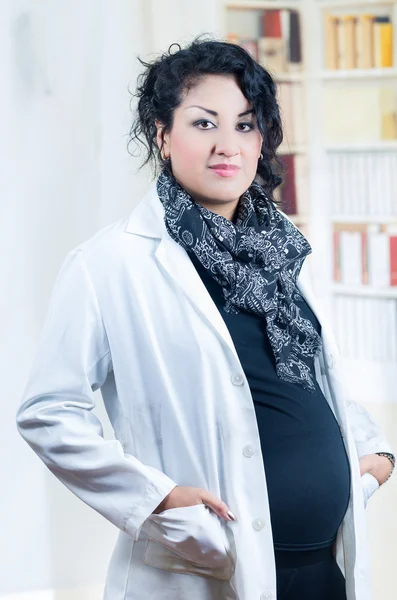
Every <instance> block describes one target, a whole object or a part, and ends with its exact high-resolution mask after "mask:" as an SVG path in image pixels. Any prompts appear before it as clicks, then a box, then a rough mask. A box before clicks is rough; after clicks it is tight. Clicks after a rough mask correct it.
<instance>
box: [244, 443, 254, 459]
mask: <svg viewBox="0 0 397 600" xmlns="http://www.w3.org/2000/svg"><path fill="white" fill-rule="evenodd" d="M243 454H244V456H246V457H247V458H251V456H252V455H253V454H255V448H254V446H251V445H250V444H249V445H248V446H245V447H244V448H243Z"/></svg>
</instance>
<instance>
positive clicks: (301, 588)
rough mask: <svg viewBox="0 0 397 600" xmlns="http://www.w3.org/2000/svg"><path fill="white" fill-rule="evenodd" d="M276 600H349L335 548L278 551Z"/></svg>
mask: <svg viewBox="0 0 397 600" xmlns="http://www.w3.org/2000/svg"><path fill="white" fill-rule="evenodd" d="M275 556H276V569H277V600H346V590H345V578H344V576H343V574H342V572H341V570H340V568H339V567H338V565H337V563H336V561H335V558H334V555H333V551H332V546H329V547H328V548H322V549H320V550H309V551H306V550H303V551H292V552H288V551H279V550H276V552H275Z"/></svg>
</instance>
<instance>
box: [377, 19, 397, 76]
mask: <svg viewBox="0 0 397 600" xmlns="http://www.w3.org/2000/svg"><path fill="white" fill-rule="evenodd" d="M374 65H375V67H378V68H382V67H392V66H393V25H392V23H391V19H390V17H387V16H379V17H375V21H374Z"/></svg>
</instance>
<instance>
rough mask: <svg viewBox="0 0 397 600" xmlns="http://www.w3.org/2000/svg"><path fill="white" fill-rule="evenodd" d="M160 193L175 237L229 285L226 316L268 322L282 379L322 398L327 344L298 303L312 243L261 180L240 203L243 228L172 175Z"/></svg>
mask: <svg viewBox="0 0 397 600" xmlns="http://www.w3.org/2000/svg"><path fill="white" fill-rule="evenodd" d="M156 187H157V193H158V196H159V199H160V201H161V203H162V205H163V207H164V211H165V214H164V221H165V225H166V228H167V231H168V233H169V235H170V236H171V238H172V239H173V240H174V241H175V242H177V243H178V244H180V245H181V246H182V247H183V248H184V249H185V250H186V252H188V253H194V254H195V255H196V257H197V258H198V260H199V261H200V262H201V264H202V265H203V267H204V268H205V269H206V270H207V272H208V273H209V274H210V275H211V277H213V278H214V279H215V280H216V281H217V282H218V283H219V284H220V285H221V286H222V289H223V295H224V297H225V307H224V309H225V311H226V312H234V313H238V312H240V310H245V311H248V312H250V313H254V314H256V315H260V316H262V317H263V318H264V320H265V323H266V331H267V334H268V336H269V340H270V344H271V347H272V350H273V354H274V357H275V365H276V372H277V375H278V376H279V377H280V378H281V379H283V380H285V381H288V382H290V383H297V384H299V385H302V386H303V387H304V388H305V389H308V390H310V391H314V390H315V384H314V379H313V375H312V369H311V368H310V366H311V365H312V363H313V359H314V357H315V356H317V355H318V354H319V352H320V350H321V345H322V340H321V337H320V336H319V334H318V333H317V331H316V330H315V328H314V326H313V324H312V323H311V321H310V320H308V319H306V318H304V316H303V315H302V312H301V310H300V308H299V307H298V306H297V304H296V301H299V300H302V296H301V295H300V293H299V291H298V289H297V286H296V282H297V279H298V276H299V273H300V270H301V267H302V264H303V261H304V259H305V257H306V256H307V255H308V254H310V253H311V252H312V248H311V246H310V244H309V242H308V241H307V239H306V238H305V236H304V235H303V234H302V233H301V232H300V231H299V230H298V229H297V228H296V227H295V225H294V224H293V223H291V221H289V220H288V219H287V218H286V217H285V216H284V215H282V214H281V213H280V212H279V211H278V210H277V209H276V207H275V205H274V204H273V202H271V201H270V200H269V199H268V198H267V196H266V195H265V193H264V191H263V188H262V187H261V186H260V185H259V183H257V182H255V181H254V182H253V183H252V184H251V186H250V187H249V188H248V190H247V191H246V192H245V193H244V194H243V195H242V196H241V197H240V200H239V204H238V207H237V211H236V218H235V222H232V221H230V220H229V219H227V218H225V217H223V216H221V215H218V214H217V213H214V212H212V211H210V210H209V209H207V208H205V207H204V206H201V205H200V204H198V203H196V202H195V201H194V200H193V198H192V197H191V196H190V194H188V192H186V190H185V189H184V188H183V187H182V186H181V185H180V184H179V183H178V181H177V180H176V179H175V177H174V176H173V175H171V174H170V173H169V172H168V171H167V170H165V169H163V171H162V172H161V174H160V175H159V177H158V180H157V184H156Z"/></svg>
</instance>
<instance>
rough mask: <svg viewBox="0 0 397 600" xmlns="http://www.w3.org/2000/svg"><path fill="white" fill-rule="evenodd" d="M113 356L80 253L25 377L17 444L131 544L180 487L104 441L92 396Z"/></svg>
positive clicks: (62, 278) (70, 260)
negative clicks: (20, 439)
mask: <svg viewBox="0 0 397 600" xmlns="http://www.w3.org/2000/svg"><path fill="white" fill-rule="evenodd" d="M111 368H112V367H111V355H110V350H109V347H108V341H107V337H106V331H105V328H104V325H103V322H102V319H101V314H100V310H99V306H98V302H97V298H96V295H95V291H94V288H93V285H92V282H91V280H90V277H89V274H88V272H87V269H86V266H85V263H84V259H83V256H82V250H80V249H76V250H72V251H71V252H70V253H69V254H68V255H67V257H66V259H65V261H64V263H63V265H62V267H61V269H60V272H59V274H58V277H57V280H56V282H55V286H54V288H53V292H52V295H51V299H50V303H49V307H48V311H47V315H46V320H45V323H44V327H43V330H42V333H41V337H40V340H39V344H38V350H37V352H36V355H35V358H34V360H33V366H32V368H31V372H30V376H29V378H28V382H27V385H26V387H25V390H24V394H23V398H22V401H21V404H20V406H19V408H18V410H17V415H16V423H17V428H18V431H19V433H20V434H21V436H22V437H23V438H24V439H25V440H26V442H27V443H28V444H29V446H30V447H31V448H32V449H33V450H34V451H35V452H36V454H37V455H38V456H39V457H40V459H41V460H42V461H43V462H44V463H45V465H46V466H47V467H48V468H49V470H50V471H51V472H52V473H53V474H54V475H55V476H56V477H57V478H58V479H59V480H60V481H61V482H62V483H63V484H64V485H65V486H66V487H68V488H69V489H70V490H71V491H72V492H73V493H74V494H75V495H76V496H78V497H79V498H81V500H83V501H84V502H85V503H86V504H88V505H89V506H91V507H92V508H94V509H95V510H96V511H98V512H99V513H100V514H102V515H103V516H104V517H105V518H107V519H108V520H109V521H110V522H112V523H113V524H114V525H116V526H117V527H118V528H119V529H121V530H123V531H125V532H127V533H128V534H130V535H131V536H132V537H136V535H137V533H138V531H139V529H140V527H141V525H142V524H143V522H144V520H145V519H146V518H147V517H148V516H149V515H150V514H151V513H152V512H153V510H154V509H155V508H156V507H157V506H158V504H159V503H160V502H161V501H162V500H163V498H165V496H167V495H168V494H169V492H170V491H171V490H172V489H173V488H174V487H175V486H176V485H177V484H176V483H175V482H174V481H173V480H172V479H170V478H169V477H168V476H166V475H165V474H164V473H163V472H161V471H159V470H158V469H156V468H154V467H152V466H149V465H145V464H143V463H142V462H140V461H139V460H138V459H137V458H135V457H134V456H132V455H130V454H125V453H124V451H123V447H122V445H121V444H120V442H119V441H118V440H105V439H104V437H103V429H102V425H101V422H100V421H99V419H98V418H97V417H96V416H95V414H94V412H93V408H94V407H95V402H94V398H93V391H95V390H96V389H98V388H100V387H101V385H102V384H103V383H104V381H105V380H106V377H107V374H108V372H109V370H110V369H111Z"/></svg>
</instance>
